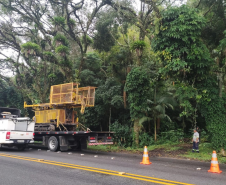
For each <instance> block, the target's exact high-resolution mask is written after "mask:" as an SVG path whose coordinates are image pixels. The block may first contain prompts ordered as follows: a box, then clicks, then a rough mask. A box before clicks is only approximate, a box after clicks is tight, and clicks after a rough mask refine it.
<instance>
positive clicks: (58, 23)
mask: <svg viewBox="0 0 226 185" xmlns="http://www.w3.org/2000/svg"><path fill="white" fill-rule="evenodd" d="M52 23H53V25H55V26H64V24H65V19H64V17H60V16H58V17H54V18H53V20H52Z"/></svg>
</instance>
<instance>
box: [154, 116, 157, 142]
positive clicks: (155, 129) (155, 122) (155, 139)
mask: <svg viewBox="0 0 226 185" xmlns="http://www.w3.org/2000/svg"><path fill="white" fill-rule="evenodd" d="M154 125H155V142H156V141H157V134H156V115H154Z"/></svg>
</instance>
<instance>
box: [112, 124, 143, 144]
mask: <svg viewBox="0 0 226 185" xmlns="http://www.w3.org/2000/svg"><path fill="white" fill-rule="evenodd" d="M111 130H112V131H113V132H115V134H114V141H115V142H117V144H118V145H119V146H123V147H128V146H132V143H133V134H131V132H132V129H131V127H130V126H128V125H123V124H120V123H119V122H118V120H117V121H115V122H114V123H113V124H112V125H111ZM141 139H142V138H141Z"/></svg>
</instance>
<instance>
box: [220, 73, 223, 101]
mask: <svg viewBox="0 0 226 185" xmlns="http://www.w3.org/2000/svg"><path fill="white" fill-rule="evenodd" d="M222 87H223V75H222V74H220V75H219V97H220V98H222Z"/></svg>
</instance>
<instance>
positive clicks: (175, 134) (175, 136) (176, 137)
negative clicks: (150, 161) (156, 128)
mask: <svg viewBox="0 0 226 185" xmlns="http://www.w3.org/2000/svg"><path fill="white" fill-rule="evenodd" d="M183 139H184V132H183V130H182V129H177V130H169V131H167V132H161V135H160V137H159V140H158V143H168V142H169V143H177V142H179V141H183Z"/></svg>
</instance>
